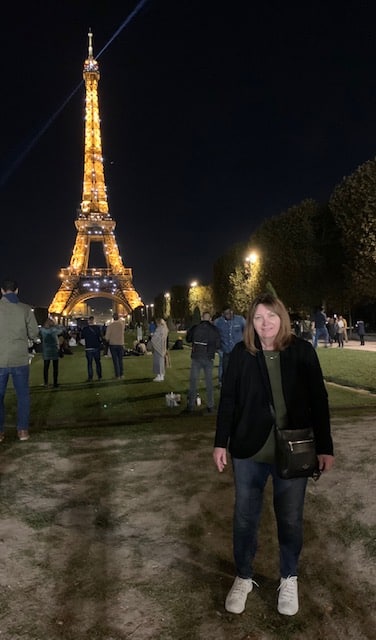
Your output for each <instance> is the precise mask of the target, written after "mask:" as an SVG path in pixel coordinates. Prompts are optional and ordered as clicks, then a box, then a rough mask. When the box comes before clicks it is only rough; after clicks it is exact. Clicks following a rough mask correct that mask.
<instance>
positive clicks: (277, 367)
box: [252, 351, 287, 464]
mask: <svg viewBox="0 0 376 640" xmlns="http://www.w3.org/2000/svg"><path fill="white" fill-rule="evenodd" d="M279 353H280V352H279V351H264V357H265V362H266V368H267V370H268V374H269V380H270V386H271V388H272V396H273V403H274V410H275V414H276V420H277V424H278V425H279V426H280V427H282V428H284V427H285V425H286V418H287V412H286V404H285V399H284V397H283V391H282V379H281V361H280V357H279ZM252 460H255V461H256V462H267V463H269V464H274V461H275V437H274V427H272V428H271V429H270V433H269V435H268V439H267V440H266V442H265V444H264V446H263V447H261V449H260V451H258V452H257V453H256V454H255V455H254V456H252Z"/></svg>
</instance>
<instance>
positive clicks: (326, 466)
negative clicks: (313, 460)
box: [317, 453, 334, 473]
mask: <svg viewBox="0 0 376 640" xmlns="http://www.w3.org/2000/svg"><path fill="white" fill-rule="evenodd" d="M317 457H318V460H319V469H320V471H321V473H324V471H330V469H331V468H332V467H333V465H334V456H330V455H327V454H325V453H320V454H319V455H318V456H317Z"/></svg>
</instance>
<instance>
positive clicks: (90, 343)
mask: <svg viewBox="0 0 376 640" xmlns="http://www.w3.org/2000/svg"><path fill="white" fill-rule="evenodd" d="M81 337H82V339H83V340H84V341H85V356H86V360H87V381H88V382H92V381H93V360H94V362H95V368H96V372H97V378H98V380H102V363H101V346H102V344H103V339H102V332H101V330H100V327H98V326H97V325H96V324H94V316H90V317H89V318H88V323H87V325H86V326H85V327H83V328H82V331H81Z"/></svg>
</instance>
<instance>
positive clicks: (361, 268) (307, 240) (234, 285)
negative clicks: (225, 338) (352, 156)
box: [155, 160, 376, 322]
mask: <svg viewBox="0 0 376 640" xmlns="http://www.w3.org/2000/svg"><path fill="white" fill-rule="evenodd" d="M250 249H252V250H254V251H255V252H256V253H257V255H258V260H257V262H255V263H254V264H252V265H250V264H249V263H246V262H245V256H246V254H247V252H249V250H250ZM268 288H269V289H270V288H271V289H273V290H275V291H276V292H277V293H278V295H279V297H280V298H281V299H282V300H283V301H284V302H285V304H286V305H287V307H288V308H289V309H290V311H292V312H296V313H300V314H304V313H310V312H311V311H312V308H314V307H315V306H317V305H319V304H325V305H326V307H327V309H328V311H329V312H333V311H337V312H339V313H346V314H348V315H349V314H351V309H354V308H357V307H360V306H362V307H364V306H367V305H373V304H374V303H375V300H376V160H370V161H368V162H366V163H365V164H363V165H361V166H360V167H358V169H357V170H356V171H355V172H354V173H353V174H352V175H351V176H348V177H345V178H343V180H342V182H341V183H340V184H339V185H337V186H336V187H335V189H334V191H333V193H332V195H331V197H330V199H329V201H328V202H327V203H324V204H322V203H317V202H315V201H314V200H304V201H303V202H301V203H300V204H298V205H294V206H292V207H291V208H289V209H288V210H287V211H284V212H282V213H281V214H279V215H276V216H274V217H272V218H270V219H267V220H265V221H264V222H263V223H262V224H261V225H260V226H259V227H258V228H257V229H256V230H255V231H254V232H253V233H252V235H251V236H250V237H249V238H248V240H247V241H246V242H244V243H242V244H239V245H236V246H233V247H231V248H230V249H229V250H228V252H226V254H225V255H223V256H221V257H220V258H218V260H217V261H216V263H215V264H214V265H213V281H212V283H211V284H210V285H207V286H197V287H188V286H180V285H175V286H173V287H172V288H171V291H170V301H169V302H170V314H171V317H172V318H174V319H175V320H178V321H181V322H184V321H187V318H190V319H192V316H193V314H194V313H195V309H196V313H197V310H198V309H199V310H200V311H201V312H202V311H203V310H205V309H208V310H210V311H211V312H212V313H214V312H216V311H218V310H220V309H221V308H222V307H223V305H224V304H225V303H229V304H231V305H232V307H233V308H234V310H236V311H237V312H240V313H243V314H244V313H246V310H247V306H248V303H249V300H250V299H251V298H252V297H253V296H254V295H256V294H257V293H260V292H262V291H265V290H266V289H268ZM164 305H165V298H164V295H163V294H160V296H157V298H156V299H155V313H156V315H157V314H160V315H164V313H163V312H164V310H165V308H164Z"/></svg>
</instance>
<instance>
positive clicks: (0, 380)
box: [0, 364, 30, 432]
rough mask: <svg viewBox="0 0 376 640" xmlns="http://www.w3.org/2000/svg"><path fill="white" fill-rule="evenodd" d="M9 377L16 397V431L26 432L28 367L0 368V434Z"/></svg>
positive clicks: (27, 423)
mask: <svg viewBox="0 0 376 640" xmlns="http://www.w3.org/2000/svg"><path fill="white" fill-rule="evenodd" d="M9 376H12V382H13V386H14V390H15V392H16V396H17V430H18V431H28V429H29V415H30V395H29V365H28V364H27V365H25V366H22V367H0V432H2V431H4V419H5V409H4V396H5V392H6V389H7V384H8V379H9Z"/></svg>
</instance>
